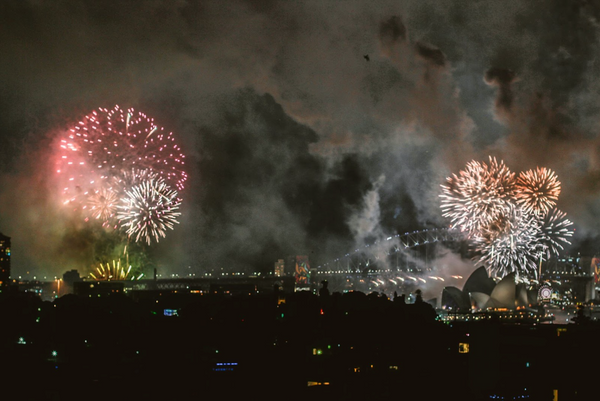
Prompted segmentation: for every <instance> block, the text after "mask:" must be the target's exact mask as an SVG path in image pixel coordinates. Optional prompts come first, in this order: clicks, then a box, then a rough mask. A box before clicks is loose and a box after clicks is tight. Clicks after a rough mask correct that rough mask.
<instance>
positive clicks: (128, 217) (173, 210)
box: [117, 178, 181, 244]
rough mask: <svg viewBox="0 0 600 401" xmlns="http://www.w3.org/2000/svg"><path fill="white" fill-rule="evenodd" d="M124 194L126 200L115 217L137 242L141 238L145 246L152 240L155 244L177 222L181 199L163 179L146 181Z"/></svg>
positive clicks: (123, 200)
mask: <svg viewBox="0 0 600 401" xmlns="http://www.w3.org/2000/svg"><path fill="white" fill-rule="evenodd" d="M125 193H126V194H127V197H126V198H123V199H122V200H121V202H122V204H121V205H119V206H118V209H119V211H118V212H117V218H118V219H119V221H120V224H121V227H123V228H124V229H125V230H126V232H127V235H129V236H130V237H135V241H136V242H137V241H139V240H140V239H142V238H143V239H145V240H146V242H147V243H148V244H150V243H151V240H152V239H153V238H154V240H155V241H156V242H158V240H159V237H163V238H164V237H165V235H166V230H167V229H171V230H172V229H173V226H174V224H178V223H179V222H178V221H177V217H178V216H180V215H181V213H180V212H179V211H178V210H179V206H180V205H181V200H180V199H179V198H178V197H177V191H176V190H174V189H171V188H170V187H169V186H168V185H167V184H166V182H165V181H164V180H163V179H162V178H158V179H149V180H146V181H144V182H142V183H141V184H140V185H137V186H134V187H133V188H132V189H131V190H128V191H125Z"/></svg>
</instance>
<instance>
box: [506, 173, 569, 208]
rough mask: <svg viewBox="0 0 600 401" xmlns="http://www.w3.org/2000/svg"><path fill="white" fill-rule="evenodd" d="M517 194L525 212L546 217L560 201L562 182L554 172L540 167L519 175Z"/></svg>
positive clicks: (518, 201)
mask: <svg viewBox="0 0 600 401" xmlns="http://www.w3.org/2000/svg"><path fill="white" fill-rule="evenodd" d="M515 193H516V197H517V203H518V204H519V205H521V206H522V207H523V208H524V209H525V211H527V212H529V213H531V212H533V213H539V214H543V215H545V214H546V213H548V211H549V210H550V209H552V208H553V207H554V206H555V205H556V202H557V201H558V195H560V181H558V179H557V177H556V174H555V173H554V171H552V170H550V169H547V168H545V167H543V168H540V167H538V168H536V169H535V170H529V171H526V172H521V174H519V177H518V178H517V185H516V192H515Z"/></svg>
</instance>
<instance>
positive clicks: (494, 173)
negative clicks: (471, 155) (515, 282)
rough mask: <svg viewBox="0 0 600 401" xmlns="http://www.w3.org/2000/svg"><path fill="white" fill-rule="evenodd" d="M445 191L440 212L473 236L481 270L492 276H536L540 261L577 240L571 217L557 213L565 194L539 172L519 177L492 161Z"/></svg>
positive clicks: (474, 166) (470, 168) (549, 174)
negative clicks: (558, 202) (537, 261)
mask: <svg viewBox="0 0 600 401" xmlns="http://www.w3.org/2000/svg"><path fill="white" fill-rule="evenodd" d="M446 181H447V183H446V185H442V186H441V187H442V194H441V195H440V198H441V209H442V215H443V216H444V217H447V218H450V223H451V227H452V228H458V229H460V230H461V231H463V232H466V233H467V234H468V236H467V237H468V239H469V240H470V242H471V245H472V248H473V250H474V251H475V254H476V256H475V258H476V259H477V264H480V265H484V266H485V267H486V268H487V270H488V272H489V273H490V275H492V276H499V277H504V276H505V275H507V274H509V273H511V272H515V273H517V275H521V276H531V275H532V274H533V275H535V274H536V272H537V270H536V259H537V258H538V257H539V258H540V263H541V261H542V260H545V259H547V258H548V257H550V255H558V253H559V252H560V251H561V250H563V247H564V245H565V244H570V242H569V240H568V238H569V237H571V236H572V235H573V230H571V229H570V226H571V225H572V223H571V221H569V220H568V219H567V218H566V214H565V213H563V212H561V211H559V210H557V209H554V206H555V205H556V202H557V200H558V195H559V194H560V182H559V181H558V179H557V177H556V174H555V173H554V172H553V171H552V170H549V169H546V168H539V167H538V168H537V169H536V170H529V171H527V172H524V173H521V174H519V177H518V178H517V179H516V180H515V178H514V174H513V173H511V172H510V170H509V169H508V168H507V167H506V166H505V165H504V163H503V162H497V161H496V159H492V158H491V157H490V163H489V165H486V164H485V163H482V162H477V161H471V162H469V163H467V166H466V168H465V170H463V171H461V172H460V173H459V174H458V175H456V174H453V175H452V177H449V178H447V179H446Z"/></svg>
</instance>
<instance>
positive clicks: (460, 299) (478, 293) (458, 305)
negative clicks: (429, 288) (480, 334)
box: [441, 267, 538, 313]
mask: <svg viewBox="0 0 600 401" xmlns="http://www.w3.org/2000/svg"><path fill="white" fill-rule="evenodd" d="M537 303H538V301H537V291H536V290H535V289H530V286H529V285H528V284H525V283H517V282H516V280H515V274H514V273H510V274H508V275H507V276H505V277H504V278H503V279H502V280H500V281H499V282H497V283H496V282H495V281H494V280H493V279H492V278H490V277H489V276H488V274H487V271H486V269H485V268H484V267H479V268H478V269H476V270H475V271H474V272H473V273H472V274H471V275H470V276H469V278H468V279H467V281H466V282H465V285H464V286H463V289H462V290H460V289H458V288H456V287H445V288H444V290H443V292H442V305H441V306H442V309H445V310H451V311H453V312H455V313H469V312H478V311H480V312H484V311H515V310H525V309H530V308H531V307H532V306H534V307H535V306H537ZM535 309H537V308H535Z"/></svg>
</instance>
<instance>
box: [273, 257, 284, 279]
mask: <svg viewBox="0 0 600 401" xmlns="http://www.w3.org/2000/svg"><path fill="white" fill-rule="evenodd" d="M284 267H285V261H284V260H283V259H279V260H278V261H277V262H275V276H276V277H281V276H283V271H284Z"/></svg>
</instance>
